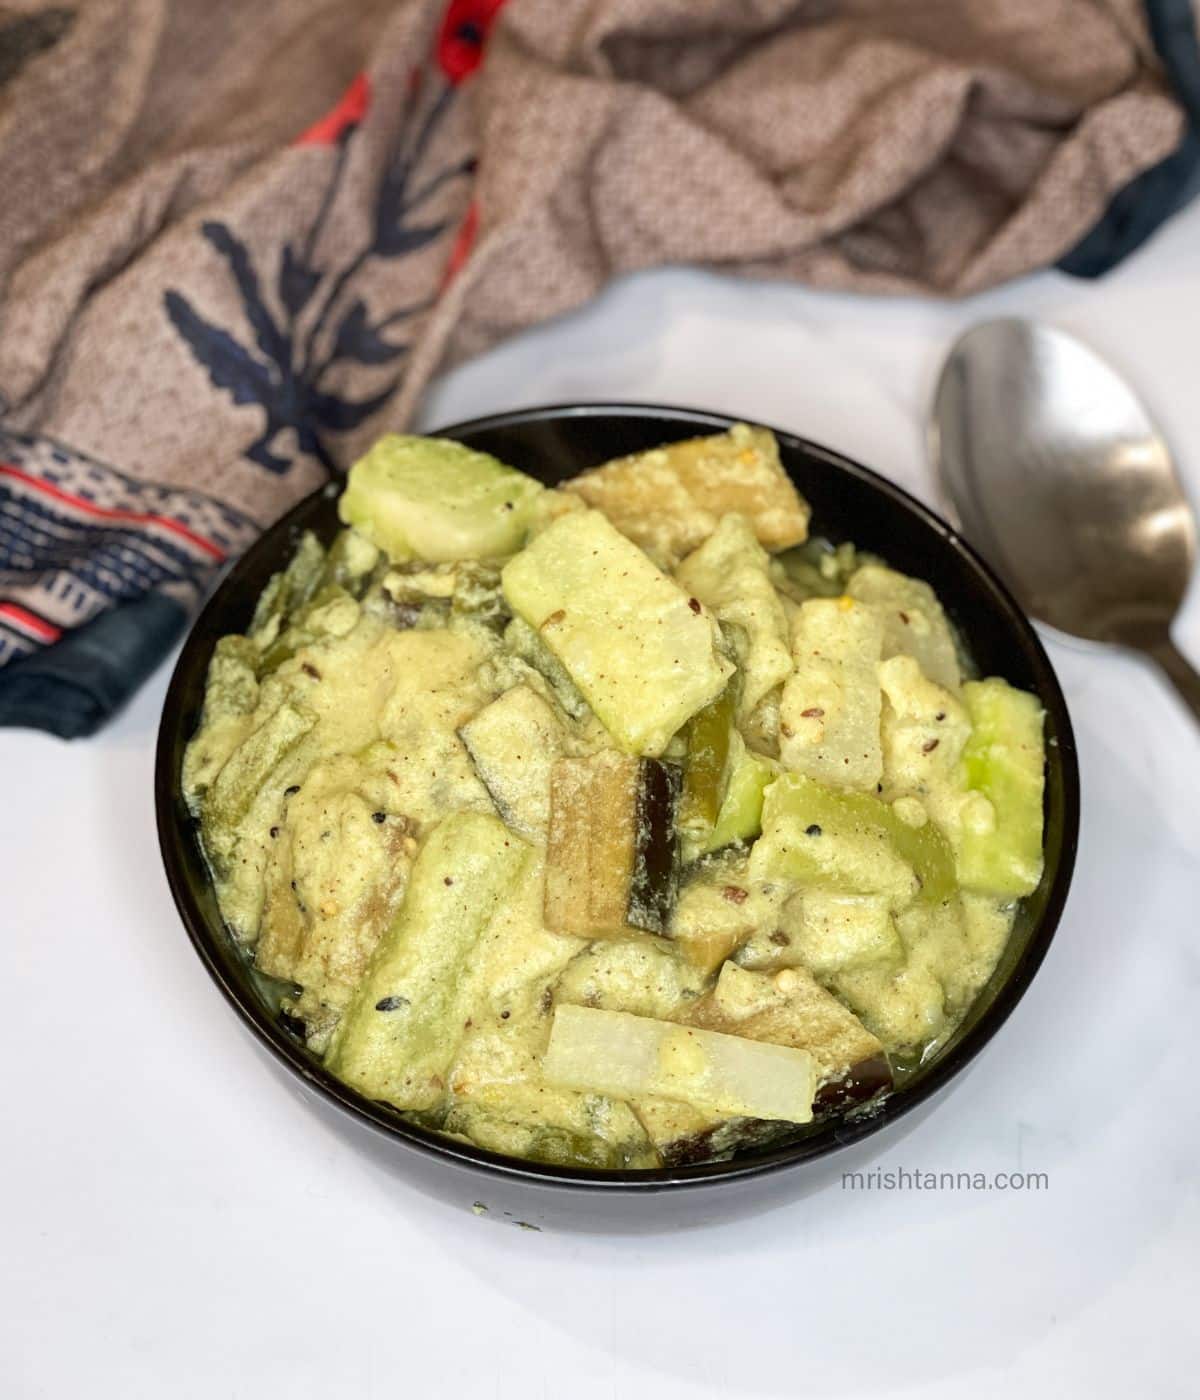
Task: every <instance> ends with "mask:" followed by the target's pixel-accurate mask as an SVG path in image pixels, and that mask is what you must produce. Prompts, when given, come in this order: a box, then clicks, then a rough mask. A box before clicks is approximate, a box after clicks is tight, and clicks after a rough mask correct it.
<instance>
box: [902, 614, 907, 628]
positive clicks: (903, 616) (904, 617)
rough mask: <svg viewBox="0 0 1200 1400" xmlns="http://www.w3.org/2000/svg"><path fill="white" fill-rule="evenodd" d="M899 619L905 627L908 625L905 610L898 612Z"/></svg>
mask: <svg viewBox="0 0 1200 1400" xmlns="http://www.w3.org/2000/svg"><path fill="white" fill-rule="evenodd" d="M900 621H901V622H903V623H904V625H905V626H906V627H907V626H908V614H907V613H906V612H902V613H901V614H900Z"/></svg>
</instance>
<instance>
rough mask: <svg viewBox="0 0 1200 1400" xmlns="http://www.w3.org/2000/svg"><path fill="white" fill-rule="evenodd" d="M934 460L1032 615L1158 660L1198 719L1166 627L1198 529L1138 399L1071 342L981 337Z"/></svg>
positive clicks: (949, 398) (1193, 684)
mask: <svg viewBox="0 0 1200 1400" xmlns="http://www.w3.org/2000/svg"><path fill="white" fill-rule="evenodd" d="M930 450H931V454H932V457H933V460H934V462H935V463H936V465H937V467H938V469H939V471H940V474H941V478H942V481H943V483H944V485H945V488H946V491H947V493H948V494H949V497H950V499H951V501H952V502H953V505H954V508H955V510H956V512H957V514H958V517H959V521H960V523H961V525H962V528H963V532H964V533H965V534H966V536H967V538H968V539H970V540H971V542H972V543H973V544H974V545H975V546H976V547H977V548H978V549H979V550H980V552H981V553H982V554H983V555H984V556H985V557H986V558H987V559H988V560H989V562H990V563H991V564H992V565H993V566H994V567H995V568H996V570H997V571H998V572H999V573H1000V574H1001V575H1002V577H1003V578H1004V579H1005V581H1006V582H1007V583H1008V584H1009V586H1010V587H1011V588H1012V590H1013V592H1014V593H1015V594H1016V595H1017V597H1018V599H1019V600H1020V601H1021V603H1022V605H1023V606H1024V607H1025V609H1026V611H1028V612H1030V613H1032V614H1033V615H1034V616H1036V617H1039V618H1041V619H1042V620H1043V621H1045V622H1048V623H1050V624H1051V625H1052V626H1054V627H1057V628H1059V629H1060V630H1061V631H1063V632H1068V633H1071V634H1073V635H1074V636H1077V637H1083V638H1087V639H1089V640H1092V641H1098V642H1116V643H1119V644H1121V645H1124V646H1128V647H1132V648H1135V649H1137V650H1139V651H1142V652H1145V653H1146V654H1148V655H1150V656H1152V657H1153V658H1154V659H1155V660H1156V661H1157V662H1158V663H1159V665H1160V666H1161V667H1162V668H1163V670H1164V671H1165V672H1166V673H1167V675H1168V676H1169V678H1170V679H1171V680H1172V681H1173V683H1174V684H1175V686H1176V688H1177V689H1178V690H1179V692H1180V694H1181V695H1182V697H1183V698H1184V699H1185V701H1187V703H1188V704H1190V706H1191V707H1192V709H1193V711H1194V712H1195V713H1196V714H1197V716H1198V717H1200V677H1197V675H1196V673H1195V671H1193V670H1192V668H1191V666H1190V665H1189V664H1188V662H1187V661H1186V660H1185V658H1184V657H1183V656H1182V655H1181V654H1180V653H1179V652H1178V650H1177V649H1176V648H1175V645H1174V643H1173V642H1172V640H1171V634H1170V626H1171V622H1172V620H1173V618H1174V617H1175V614H1176V613H1177V612H1178V610H1179V608H1180V605H1181V604H1182V602H1183V599H1184V595H1185V594H1186V592H1187V589H1188V585H1189V583H1190V581H1191V576H1192V571H1193V569H1194V567H1195V561H1196V524H1195V517H1194V515H1193V513H1192V509H1191V506H1190V504H1189V503H1188V500H1187V497H1186V496H1185V494H1184V491H1183V487H1182V485H1181V484H1180V481H1179V477H1178V475H1177V473H1176V470H1175V465H1174V462H1173V461H1172V458H1171V454H1170V451H1169V450H1168V448H1167V445H1166V443H1165V442H1164V441H1163V438H1162V436H1161V435H1160V434H1159V432H1158V431H1157V429H1156V428H1155V426H1154V424H1153V422H1152V421H1151V419H1150V416H1149V414H1148V413H1147V412H1146V409H1145V408H1144V406H1143V405H1142V403H1141V401H1140V400H1139V399H1138V398H1137V396H1136V395H1135V394H1134V392H1133V390H1132V389H1131V388H1130V387H1129V386H1128V385H1127V384H1126V383H1125V381H1124V380H1123V379H1122V378H1121V377H1120V376H1119V375H1118V374H1117V373H1116V371H1115V370H1113V369H1112V368H1111V367H1110V366H1109V365H1107V364H1106V363H1105V362H1104V361H1103V360H1102V359H1100V357H1099V356H1098V355H1096V354H1095V353H1094V352H1093V351H1091V350H1089V349H1088V348H1087V346H1085V345H1082V344H1081V343H1080V342H1079V341H1077V340H1075V339H1074V338H1073V337H1071V336H1069V335H1067V334H1065V333H1064V332H1062V331H1058V330H1052V329H1050V328H1049V327H1046V326H1038V325H1034V324H1033V323H1031V322H1028V321H1020V320H999V321H989V322H986V323H985V324H983V325H980V326H975V327H974V328H973V329H971V330H969V331H968V332H967V333H966V334H965V335H963V336H962V337H961V338H960V339H959V340H958V342H957V343H956V344H955V345H954V347H953V348H952V350H951V351H950V354H949V356H948V357H947V360H946V363H945V365H944V366H943V369H942V373H941V378H940V380H939V382H938V386H937V392H936V394H935V397H934V404H933V414H932V420H931V425H930Z"/></svg>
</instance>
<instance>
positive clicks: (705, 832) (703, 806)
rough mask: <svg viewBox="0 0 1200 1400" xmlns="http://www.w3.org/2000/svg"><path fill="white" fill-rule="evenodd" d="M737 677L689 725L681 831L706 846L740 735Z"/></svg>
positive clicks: (725, 787)
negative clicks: (735, 737)
mask: <svg viewBox="0 0 1200 1400" xmlns="http://www.w3.org/2000/svg"><path fill="white" fill-rule="evenodd" d="M736 719H737V677H736V676H734V677H732V678H731V679H730V681H729V684H728V685H727V686H726V687H725V689H724V690H723V691H722V692H721V693H720V695H718V696H717V698H716V699H715V700H714V701H713V702H712V704H711V705H705V707H704V708H703V709H702V710H701V711H699V713H697V714H694V715H693V716H692V718H691V719H690V720H689V721H688V726H687V746H688V753H687V762H686V764H685V765H684V769H683V793H682V796H681V797H680V800H679V830H680V832H681V834H682V835H683V837H684V840H685V841H688V842H694V843H696V844H697V845H698V846H699V847H700V848H703V846H704V844H705V843H706V842H707V839H708V836H709V833H710V832H711V831H712V829H713V826H714V825H715V824H716V820H717V817H718V816H719V815H720V812H721V806H722V803H723V802H724V800H725V793H726V791H727V789H728V786H729V776H730V764H729V755H730V746H731V743H732V741H733V737H734V736H735V735H736V733H737V730H736V728H735V721H736Z"/></svg>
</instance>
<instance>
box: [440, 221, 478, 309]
mask: <svg viewBox="0 0 1200 1400" xmlns="http://www.w3.org/2000/svg"><path fill="white" fill-rule="evenodd" d="M478 232H479V205H478V204H477V203H476V202H475V200H472V201H471V202H470V204H468V205H467V212H466V213H465V214H464V215H463V221H462V223H461V224H459V226H458V232H457V233H456V234H455V236H454V247H453V248H451V249H450V256H449V258H448V259H447V260H446V270H445V272H443V273H442V291H445V290H446V288H447V287H448V286H449V285H450V283H451V282H453V281H454V279H455V277H456V276H457V275H458V273H459V270H460V269H461V268H462V265H463V263H465V262H466V260H467V259H468V258H469V257H470V256H471V249H472V248H473V247H474V246H475V235H476V234H477V233H478Z"/></svg>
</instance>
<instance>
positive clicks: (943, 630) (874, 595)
mask: <svg viewBox="0 0 1200 1400" xmlns="http://www.w3.org/2000/svg"><path fill="white" fill-rule="evenodd" d="M846 592H847V593H848V594H849V595H850V597H851V598H857V599H858V601H859V602H860V603H866V604H868V605H869V606H871V607H873V608H876V609H878V611H879V614H880V617H881V618H882V620H883V657H884V660H886V659H887V658H888V657H889V656H911V657H912V658H913V659H914V660H915V661H916V663H917V665H918V666H920V668H921V670H922V671H923V672H924V673H925V675H926V676H928V677H929V679H930V680H931V681H934V682H936V683H937V684H938V685H940V686H943V687H944V688H945V689H947V690H950V691H953V692H954V693H955V694H957V693H958V688H959V686H960V685H961V684H962V667H961V665H960V664H959V659H958V648H957V646H955V644H954V634H953V632H951V630H950V624H949V623H948V622H947V621H946V614H945V612H944V611H943V609H942V605H941V603H940V602H939V601H938V596H937V594H936V593H935V592H934V591H933V589H932V588H930V586H929V585H928V584H927V583H926V582H924V580H923V579H917V578H909V577H908V576H907V575H906V574H900V573H897V572H896V570H895V569H889V568H887V567H886V566H885V565H883V564H864V565H863V566H862V568H861V569H859V570H857V572H856V573H854V574H853V575H852V577H851V578H850V580H849V581H848V582H847V584H846Z"/></svg>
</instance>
